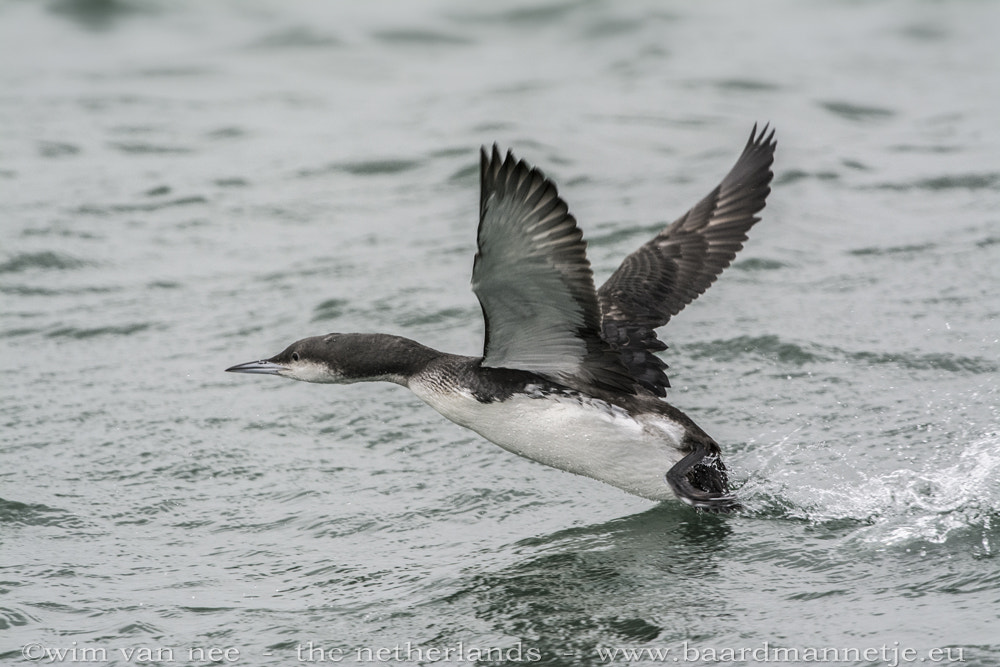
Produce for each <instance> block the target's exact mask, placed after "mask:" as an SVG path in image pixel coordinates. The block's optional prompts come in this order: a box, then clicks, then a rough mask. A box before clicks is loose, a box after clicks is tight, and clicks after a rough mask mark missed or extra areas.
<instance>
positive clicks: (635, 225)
mask: <svg viewBox="0 0 1000 667" xmlns="http://www.w3.org/2000/svg"><path fill="white" fill-rule="evenodd" d="M998 30H1000V4H998V3H995V2H987V1H978V2H977V1H971V2H965V3H944V2H931V1H923V0H917V1H909V0H907V1H903V0H896V1H884V2H883V1H877V0H861V1H855V0H850V1H848V0H840V1H834V2H818V1H815V2H814V1H806V2H802V1H797V0H796V1H793V0H784V1H781V0H776V1H775V2H765V3H745V2H738V1H736V0H728V1H725V2H713V3H681V2H653V1H652V0H650V1H645V2H629V3H624V2H611V1H610V0H606V1H589V2H563V1H542V2H497V3H471V2H460V1H458V0H438V1H434V2H420V3H326V2H310V1H307V0H284V1H282V2H278V1H277V0H240V1H237V0H230V1H226V2H222V1H220V2H212V3H207V2H196V1H195V0H184V1H174V2H167V1H166V0H162V1H148V2H140V1H138V0H134V1H132V0H44V1H43V0H38V1H28V0H4V1H3V2H0V303H2V306H0V358H2V361H3V363H2V367H3V369H4V374H3V378H4V381H3V383H2V385H0V424H2V429H0V630H2V631H0V663H2V664H4V665H22V664H32V663H41V664H102V665H129V664H156V665H204V664H239V665H254V666H256V665H294V664H333V663H338V664H351V665H355V664H358V665H360V664H386V665H437V664H442V665H443V664H456V665H461V664H466V665H469V664H481V665H501V664H503V665H513V664H536V665H567V666H577V665H600V664H635V665H656V664H692V665H694V664H713V665H714V664H719V665H722V664H725V665H741V664H748V665H749V664H790V665H797V664H837V665H886V666H889V667H895V666H896V665H905V664H951V665H969V666H972V665H975V666H983V667H985V666H995V665H997V664H1000V568H998V560H997V552H998V550H1000V427H998V423H1000V408H998V405H1000V392H998V372H1000V123H998V120H997V119H1000V86H998V85H997V82H998V80H1000V79H998V75H1000V60H998V55H997V45H996V34H997V32H998ZM755 122H761V123H763V122H770V123H771V124H772V125H773V126H774V127H775V128H777V138H778V151H777V158H776V162H775V179H774V183H773V191H772V194H771V197H770V200H769V202H768V205H767V208H766V209H765V210H764V212H763V221H762V222H761V223H760V224H759V225H758V226H757V227H755V228H754V230H753V232H752V236H751V239H750V241H749V242H748V244H747V246H746V248H745V249H744V251H743V252H742V253H741V254H740V255H739V257H738V259H737V261H736V262H735V264H734V265H733V266H732V267H731V268H729V269H728V270H727V271H726V272H725V273H724V274H723V275H722V278H721V279H720V280H719V282H718V283H716V284H715V285H714V286H713V287H712V289H711V290H709V292H708V293H707V294H705V295H704V296H702V297H701V298H700V299H699V300H698V301H696V302H695V303H694V304H692V305H691V306H689V307H688V308H687V309H686V310H685V311H684V312H683V313H681V315H680V316H678V317H677V318H675V320H674V321H673V322H671V324H670V325H669V326H668V327H667V328H665V329H664V330H662V332H661V337H662V338H664V339H665V340H666V342H667V343H668V344H669V345H670V349H669V350H668V351H667V352H665V353H664V355H663V356H664V359H665V360H666V361H667V362H668V363H669V364H670V367H671V371H670V372H671V379H672V383H673V385H674V388H673V390H672V391H671V392H670V394H669V400H670V401H671V402H672V403H673V404H675V405H677V406H678V407H680V408H681V409H683V410H684V411H686V412H687V413H688V414H690V415H691V416H692V417H693V418H694V419H695V420H696V421H698V423H699V424H700V425H701V426H702V427H703V428H704V429H705V430H707V431H708V432H709V433H711V434H712V435H713V436H714V437H715V438H716V439H717V440H718V441H719V442H720V443H722V445H723V447H724V452H725V455H726V460H727V461H728V463H729V465H730V467H731V468H732V470H733V475H734V478H735V480H736V485H737V486H738V487H739V493H740V495H741V496H742V498H743V500H744V503H745V506H746V507H745V510H744V511H742V512H741V513H738V514H734V515H729V516H713V515H706V514H700V513H697V512H695V511H693V510H691V509H689V508H687V507H684V506H682V505H680V504H679V503H674V502H668V503H663V504H660V505H657V504H655V503H651V502H648V501H645V500H642V499H639V498H634V497H630V496H627V495H625V494H623V493H622V492H620V491H618V490H616V489H613V488H611V487H608V486H605V485H602V484H600V483H598V482H594V481H592V480H588V479H583V478H579V477H575V476H572V475H570V474H568V473H563V472H561V471H558V470H554V469H549V468H545V467H542V466H540V465H537V464H533V463H531V462H529V461H526V460H522V459H519V458H517V457H514V456H513V455H510V454H508V453H506V452H504V451H502V450H500V449H499V448H497V447H496V446H494V445H492V444H490V443H488V442H485V441H483V440H482V439H480V438H479V437H477V436H476V435H475V434H473V433H471V432H468V431H465V430H462V429H461V428H459V427H457V426H455V425H454V424H451V423H449V422H447V421H445V420H444V419H443V418H441V417H440V416H438V415H437V414H436V413H434V412H433V411H432V410H430V409H429V408H427V407H426V406H424V405H423V404H421V403H420V401H419V400H418V399H417V398H415V397H414V396H412V395H411V394H410V393H408V392H407V391H406V390H404V389H402V388H400V387H397V386H395V385H389V384H363V385H352V386H326V385H309V384H304V383H293V382H287V381H282V380H279V379H275V378H264V377H248V376H238V375H233V374H226V373H224V372H223V369H225V368H226V367H228V366H230V365H232V364H235V363H239V362H244V361H250V360H254V359H258V358H261V357H265V356H270V355H272V354H274V353H276V352H278V351H279V350H281V349H282V348H283V347H284V346H285V345H287V344H288V343H289V342H291V341H293V340H295V339H298V338H301V337H303V336H306V335H314V334H320V333H326V332H330V331H384V332H389V333H396V334H401V335H407V336H409V337H412V338H414V339H416V340H419V341H421V342H423V343H425V344H428V345H431V346H433V347H436V348H438V349H442V350H447V351H452V352H458V353H464V354H477V353H478V352H479V351H480V350H481V346H482V322H481V316H480V312H479V306H478V304H477V302H476V300H475V297H474V295H473V294H472V293H471V291H470V289H469V288H468V281H469V274H470V271H471V267H472V256H473V254H474V252H475V228H476V222H477V221H476V212H477V205H478V182H477V180H478V149H479V146H480V145H483V144H486V145H489V144H492V143H493V142H497V143H498V144H499V145H500V146H502V147H511V148H513V149H514V150H515V151H516V153H517V154H518V156H520V157H523V158H525V159H527V160H528V161H530V162H531V163H533V164H535V165H537V166H539V167H541V168H542V169H543V170H545V171H546V173H547V174H549V175H550V176H551V177H553V178H554V179H555V180H556V181H557V183H558V184H559V186H560V192H561V193H562V194H563V196H564V197H565V198H566V200H567V201H568V202H569V204H570V207H571V210H572V211H573V212H574V214H575V215H576V217H577V218H578V220H579V221H580V224H581V226H582V227H583V229H584V232H585V235H586V238H587V239H588V240H589V243H590V247H589V253H590V258H591V261H592V263H593V265H594V270H595V274H596V276H597V279H598V281H601V280H603V279H604V278H605V277H606V276H607V275H609V274H610V272H611V271H613V270H614V268H615V267H616V266H617V264H618V262H619V261H620V260H621V259H622V258H623V257H624V256H625V255H626V254H627V253H629V252H631V251H632V250H633V249H634V248H635V247H637V246H638V245H639V244H641V243H642V242H644V241H645V240H646V239H647V238H649V237H651V236H652V235H653V234H655V233H656V232H657V231H658V230H659V229H660V228H661V227H662V226H663V225H664V224H666V223H668V222H669V221H671V220H673V219H674V218H675V217H677V216H678V215H680V214H681V213H683V212H684V211H685V210H686V209H687V208H688V207H689V206H690V205H692V204H693V203H695V202H696V201H697V200H698V199H699V198H700V197H701V196H702V195H704V194H705V193H707V192H708V190H709V189H711V188H712V187H714V186H715V184H716V183H717V182H718V181H719V179H720V178H721V177H722V176H723V175H724V174H725V173H726V171H727V170H728V169H729V167H730V165H731V164H732V162H733V161H734V160H735V158H736V156H737V155H738V154H739V151H740V150H741V148H742V146H743V144H744V142H745V141H746V137H747V136H748V134H749V132H750V128H751V127H752V125H753V124H754V123H755Z"/></svg>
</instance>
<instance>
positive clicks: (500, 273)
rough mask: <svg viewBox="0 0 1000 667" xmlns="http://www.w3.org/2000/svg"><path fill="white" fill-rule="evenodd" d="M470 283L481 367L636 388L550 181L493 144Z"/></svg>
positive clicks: (484, 166) (581, 246)
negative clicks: (480, 326)
mask: <svg viewBox="0 0 1000 667" xmlns="http://www.w3.org/2000/svg"><path fill="white" fill-rule="evenodd" d="M477 242H478V252H477V253H476V259H475V264H474V265H473V270H472V289H473V291H475V293H476V296H477V297H478V298H479V303H480V305H481V306H482V309H483V317H484V319H485V321H486V340H485V345H484V349H483V362H482V363H483V365H484V366H486V367H491V368H516V369H521V370H526V371H531V372H533V373H537V374H539V375H542V376H544V377H547V378H549V379H552V380H553V381H555V382H559V383H561V384H565V385H567V386H570V387H573V388H576V389H581V390H587V389H590V388H593V387H604V388H613V389H617V390H622V391H627V392H629V393H634V388H633V386H634V381H633V380H632V378H631V377H629V375H628V372H627V370H626V369H625V366H624V365H623V364H622V362H621V360H620V358H619V355H618V353H617V352H616V351H615V350H613V349H612V348H611V347H610V345H608V343H607V342H605V341H604V339H603V338H602V336H601V333H600V310H599V308H598V303H597V295H596V293H595V290H594V277H593V273H592V272H591V269H590V262H589V261H588V260H587V255H586V243H585V242H584V241H583V233H582V232H581V231H580V229H579V227H577V225H576V220H575V219H574V218H573V216H572V215H570V213H569V208H568V207H567V206H566V203H565V202H564V201H563V200H562V199H561V198H560V197H559V195H558V192H557V191H556V187H555V185H554V184H553V183H552V182H551V181H550V180H548V179H547V178H545V176H544V175H543V174H542V172H541V171H539V170H537V169H533V168H532V167H530V166H528V165H527V164H526V163H524V162H523V161H518V160H516V159H515V158H514V156H513V154H512V153H510V152H508V153H507V156H506V158H501V155H500V151H499V150H498V148H497V147H496V145H494V146H493V150H492V153H487V151H486V149H485V148H484V149H483V151H482V154H481V190H480V217H479V232H478V238H477Z"/></svg>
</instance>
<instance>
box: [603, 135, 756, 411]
mask: <svg viewBox="0 0 1000 667" xmlns="http://www.w3.org/2000/svg"><path fill="white" fill-rule="evenodd" d="M775 146H776V142H775V141H774V130H771V132H770V133H769V132H768V127H767V126H766V125H765V126H764V128H763V129H762V130H761V131H760V133H758V132H757V126H756V125H754V127H753V130H752V131H751V133H750V139H749V141H747V145H746V148H744V149H743V154H742V155H740V157H739V159H738V160H737V161H736V165H735V166H733V168H732V170H730V172H729V173H728V174H727V175H726V177H725V178H723V179H722V182H721V183H720V184H719V185H718V186H716V188H715V189H714V190H712V191H711V192H710V193H709V194H708V196H707V197H705V198H704V199H702V200H701V201H700V202H698V204H697V205H695V207H694V208H692V209H691V210H690V211H688V212H687V213H685V214H684V215H682V216H681V217H680V218H679V219H678V220H677V221H676V222H674V223H673V224H671V225H670V226H669V227H667V228H666V229H664V230H663V231H662V232H660V233H659V234H658V235H657V236H656V237H655V238H653V239H652V240H650V241H649V242H647V243H646V244H644V245H643V246H641V247H640V248H639V249H638V250H636V251H635V252H633V253H632V254H631V255H629V256H628V257H626V258H625V261H624V262H622V265H621V266H620V267H618V270H617V271H615V272H614V273H613V274H612V275H611V277H610V278H608V280H607V282H606V283H604V285H602V286H601V289H600V290H598V293H597V295H598V299H599V301H600V308H601V314H602V325H601V326H602V335H603V336H604V339H605V340H606V341H607V342H608V343H610V344H611V346H612V347H614V348H615V349H617V350H618V351H619V353H620V354H621V358H622V362H623V363H624V364H625V366H626V367H627V368H628V370H629V372H630V373H631V375H632V376H633V377H635V379H636V381H637V382H638V383H639V384H641V385H642V386H644V387H645V388H647V389H649V390H650V391H652V392H653V393H655V394H657V395H658V396H665V395H666V391H665V388H666V387H669V386H670V382H669V380H668V379H667V376H666V373H664V369H666V367H667V366H666V364H665V363H663V361H662V360H661V359H659V358H658V357H657V356H656V355H655V354H654V352H657V351H659V350H664V349H666V347H667V346H666V345H664V344H663V342H661V341H660V340H659V339H657V337H656V332H655V329H656V328H657V327H661V326H663V325H664V324H666V323H667V322H668V321H669V320H670V318H671V317H673V316H674V315H676V314H677V313H679V312H680V311H681V310H682V309H683V308H684V306H686V305H687V304H689V303H691V302H692V301H694V300H695V299H696V298H697V297H698V296H699V295H700V294H702V293H703V292H704V291H705V290H706V289H708V287H709V286H710V285H711V284H712V283H713V282H715V279H716V278H718V277H719V274H720V273H722V270H723V269H725V268H726V267H727V266H729V263H730V262H732V261H733V258H734V257H735V256H736V253H737V251H739V250H740V248H742V247H743V242H744V241H746V240H747V231H748V230H749V229H750V228H751V227H752V226H753V225H754V223H756V222H757V221H759V220H760V218H758V217H756V216H755V215H754V214H755V213H757V212H758V211H760V210H761V209H762V208H764V200H765V199H766V198H767V195H768V193H770V192H771V188H770V186H769V184H770V182H771V176H772V174H771V163H772V162H773V161H774V148H775Z"/></svg>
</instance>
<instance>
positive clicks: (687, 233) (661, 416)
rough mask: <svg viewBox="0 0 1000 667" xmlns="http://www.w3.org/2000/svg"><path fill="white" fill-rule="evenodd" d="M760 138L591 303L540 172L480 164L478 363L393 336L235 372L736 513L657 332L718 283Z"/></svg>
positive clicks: (628, 487) (765, 161) (748, 213)
mask: <svg viewBox="0 0 1000 667" xmlns="http://www.w3.org/2000/svg"><path fill="white" fill-rule="evenodd" d="M775 146H776V142H775V140H774V131H773V130H771V131H770V132H768V127H767V126H766V125H765V126H764V128H763V129H762V130H760V131H759V132H758V131H757V126H756V125H755V126H754V128H753V130H752V132H751V134H750V139H749V141H748V142H747V144H746V147H745V148H744V149H743V153H742V154H741V155H740V157H739V159H738V160H737V161H736V164H735V165H734V166H733V168H732V170H730V172H729V173H728V174H727V175H726V177H725V178H723V179H722V182H721V183H720V184H719V185H718V186H716V187H715V189H713V190H712V191H711V192H710V193H709V194H708V196H706V197H705V198H704V199H702V200H701V201H700V202H698V203H697V204H696V205H695V206H694V208H692V209H691V210H689V211H688V212H687V213H685V214H684V215H682V216H681V217H680V218H679V219H677V221H675V222H674V223H673V224H671V225H669V226H668V227H666V228H665V229H664V230H663V231H661V232H660V233H659V234H657V235H656V236H655V237H653V238H652V239H651V240H650V241H648V242H647V243H645V244H644V245H642V246H640V247H639V249H638V250H636V251H635V252H633V253H632V254H631V255H629V256H628V257H626V258H625V261H623V262H622V264H621V266H619V267H618V269H617V270H616V271H615V272H614V273H613V274H611V277H610V278H608V280H607V282H605V283H604V284H603V285H602V286H601V287H600V288H599V289H595V286H594V278H593V273H592V272H591V269H590V262H589V261H588V260H587V256H586V243H585V242H584V240H583V233H582V232H581V231H580V229H579V227H577V224H576V219H575V218H574V217H573V216H572V215H571V214H570V213H569V210H568V208H567V206H566V204H565V202H564V201H563V200H562V198H560V197H559V195H558V194H557V192H556V186H555V184H553V183H552V181H550V180H549V179H548V178H546V177H545V176H544V175H543V174H542V172H541V171H539V170H538V169H535V168H533V167H531V166H530V165H528V164H527V163H525V162H524V161H522V160H518V159H516V158H515V157H514V155H513V154H512V153H511V152H510V151H508V152H507V154H506V156H503V155H501V153H500V151H499V150H498V149H497V146H496V145H495V144H494V146H493V149H492V151H487V149H486V148H485V147H484V148H483V149H482V151H481V169H480V200H479V231H478V239H477V242H478V252H477V253H476V256H475V262H474V264H473V268H472V289H473V291H474V292H475V293H476V296H477V297H478V298H479V303H480V304H481V306H482V311H483V318H484V319H485V321H486V340H485V344H484V347H483V356H481V357H465V356H460V355H456V354H448V353H446V352H438V351H437V350H434V349H431V348H429V347H426V346H424V345H421V344H420V343H417V342H415V341H413V340H410V339H408V338H403V337H400V336H392V335H388V334H359V333H351V334H341V333H331V334H327V335H324V336H313V337H311V338H303V339H302V340H299V341H297V342H295V343H292V344H291V345H289V346H288V348H287V349H285V350H284V351H283V352H281V353H279V354H277V355H275V356H273V357H271V358H270V359H265V360H262V361H251V362H249V363H245V364H239V365H237V366H233V367H231V368H227V369H226V370H227V371H231V372H235V373H257V374H265V375H280V376H283V377H286V378H291V379H293V380H304V381H306V382H324V383H334V384H347V383H351V382H372V381H386V382H395V383H396V384H400V385H403V386H404V387H409V389H410V390H411V391H412V392H413V393H415V394H416V395H417V396H418V397H420V398H421V399H422V400H423V401H425V402H426V403H427V404H429V405H430V406H431V407H432V408H434V409H435V410H437V411H438V412H440V413H441V414H442V415H444V416H445V417H447V418H448V419H450V420H451V421H453V422H455V423H457V424H459V425H461V426H464V427H466V428H469V429H472V430H473V431H475V432H476V433H479V434H480V435H482V436H483V437H484V438H486V439H487V440H490V441H492V442H494V443H496V444H497V445H499V446H501V447H503V448H504V449H506V450H508V451H511V452H513V453H515V454H518V455H520V456H523V457H526V458H529V459H531V460H533V461H538V462H539V463H544V464H545V465H549V466H553V467H555V468H560V469H562V470H566V471H569V472H572V473H576V474H578V475H584V476H586V477H591V478H594V479H597V480H600V481H602V482H606V483H608V484H611V485H613V486H616V487H618V488H620V489H623V490H624V491H627V492H628V493H632V494H635V495H637V496H642V497H644V498H649V499H652V500H666V499H669V498H671V497H674V496H676V497H677V498H679V499H680V500H682V501H684V502H685V503H687V504H688V505H691V506H693V507H696V508H699V509H704V510H711V511H723V512H724V511H729V510H732V509H735V508H737V507H739V504H738V501H737V500H736V498H735V496H734V495H733V494H732V493H731V492H730V490H729V485H728V479H727V474H726V466H725V465H724V464H723V462H722V459H721V457H720V450H719V445H718V443H716V442H715V440H713V439H712V438H711V437H710V436H709V435H708V434H706V433H705V432H704V431H703V430H701V428H699V427H698V426H697V425H696V424H695V423H694V421H692V420H691V418H690V417H688V416H687V415H685V414H684V413H683V412H681V411H680V410H678V409H677V408H675V407H673V406H672V405H670V404H669V403H667V402H666V401H665V400H662V399H663V397H665V396H666V388H667V387H669V386H670V382H669V381H668V379H667V376H666V373H665V372H664V371H665V369H666V368H667V365H666V364H665V363H664V362H663V361H662V360H661V359H660V358H659V357H658V356H656V353H657V352H659V351H662V350H665V349H666V347H667V346H666V345H665V344H664V343H663V342H661V341H660V340H659V339H658V338H657V337H656V329H657V328H658V327H661V326H663V325H664V324H666V323H667V322H668V321H669V320H670V318H671V317H673V316H674V315H676V314H677V313H678V312H680V311H681V310H682V309H683V308H684V306H686V305H687V304H689V303H691V301H693V300H694V299H696V298H697V297H698V295H700V294H701V293H703V292H704V291H705V290H706V289H708V287H709V286H710V285H711V284H712V283H713V282H715V279H716V278H717V277H718V276H719V274H720V273H721V272H722V270H723V269H725V268H726V267H727V266H729V264H730V262H732V260H733V258H734V257H735V256H736V253H737V251H739V250H740V249H741V248H742V247H743V242H744V241H746V239H747V231H748V230H749V229H750V227H752V226H753V225H754V223H756V222H757V221H758V220H760V218H758V217H757V216H756V215H755V214H756V213H758V212H759V211H760V210H761V209H763V208H764V202H765V199H766V198H767V195H768V194H769V193H770V182H771V176H772V173H771V164H772V162H773V161H774V149H775Z"/></svg>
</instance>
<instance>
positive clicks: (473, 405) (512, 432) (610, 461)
mask: <svg viewBox="0 0 1000 667" xmlns="http://www.w3.org/2000/svg"><path fill="white" fill-rule="evenodd" d="M409 386H410V389H411V390H412V391H413V393H415V394H416V395H417V396H419V397H420V398H421V399H423V401H424V402H426V403H427V404H428V405H430V406H431V407H432V408H434V409H435V410H437V411H438V412H440V413H441V414H442V415H444V416H445V417H447V418H448V419H450V420H451V421H453V422H455V423H456V424H460V425H462V426H465V427H466V428H469V429H472V430H473V431H475V432H476V433H479V434H480V435H481V436H483V437H484V438H486V439H487V440H490V441H491V442H494V443H496V444H498V445H500V446H501V447H503V448H504V449H506V450H508V451H511V452H513V453H515V454H518V455H519V456H523V457H525V458H529V459H531V460H532V461H538V462H539V463H544V464H545V465H549V466H552V467H554V468H559V469H561V470H567V471H569V472H572V473H576V474H577V475H584V476H586V477H592V478H593V479H597V480H600V481H602V482H606V483H608V484H611V485H613V486H616V487H618V488H620V489H623V490H625V491H628V492H629V493H632V494H635V495H637V496H642V497H644V498H649V499H651V500H666V499H668V498H672V497H673V493H672V492H671V490H670V487H669V486H668V485H667V482H666V479H665V478H664V475H666V473H667V470H669V469H670V467H671V466H672V465H673V464H674V463H676V462H677V461H679V460H680V458H681V457H682V456H683V454H682V453H681V452H680V451H679V450H678V449H677V448H678V446H679V444H680V442H681V439H682V438H683V434H684V431H683V427H682V426H681V425H679V424H676V423H674V422H672V421H670V420H669V419H667V418H665V417H660V416H650V417H643V418H639V419H635V418H633V417H631V416H630V415H629V414H628V413H627V412H626V411H625V410H623V409H621V408H619V407H617V406H613V405H611V404H609V403H606V402H604V401H600V400H597V399H594V398H590V397H581V396H578V395H558V394H548V395H545V396H542V395H541V394H537V396H538V397H537V398H536V397H532V395H530V394H515V395H514V396H512V397H511V398H509V399H507V400H505V401H496V402H493V403H480V402H479V401H477V400H476V398H475V397H474V396H473V395H472V394H471V393H465V392H456V391H450V392H442V391H440V389H439V388H438V387H436V386H433V385H426V384H423V383H421V382H419V381H415V382H411V383H410V385H409Z"/></svg>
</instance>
